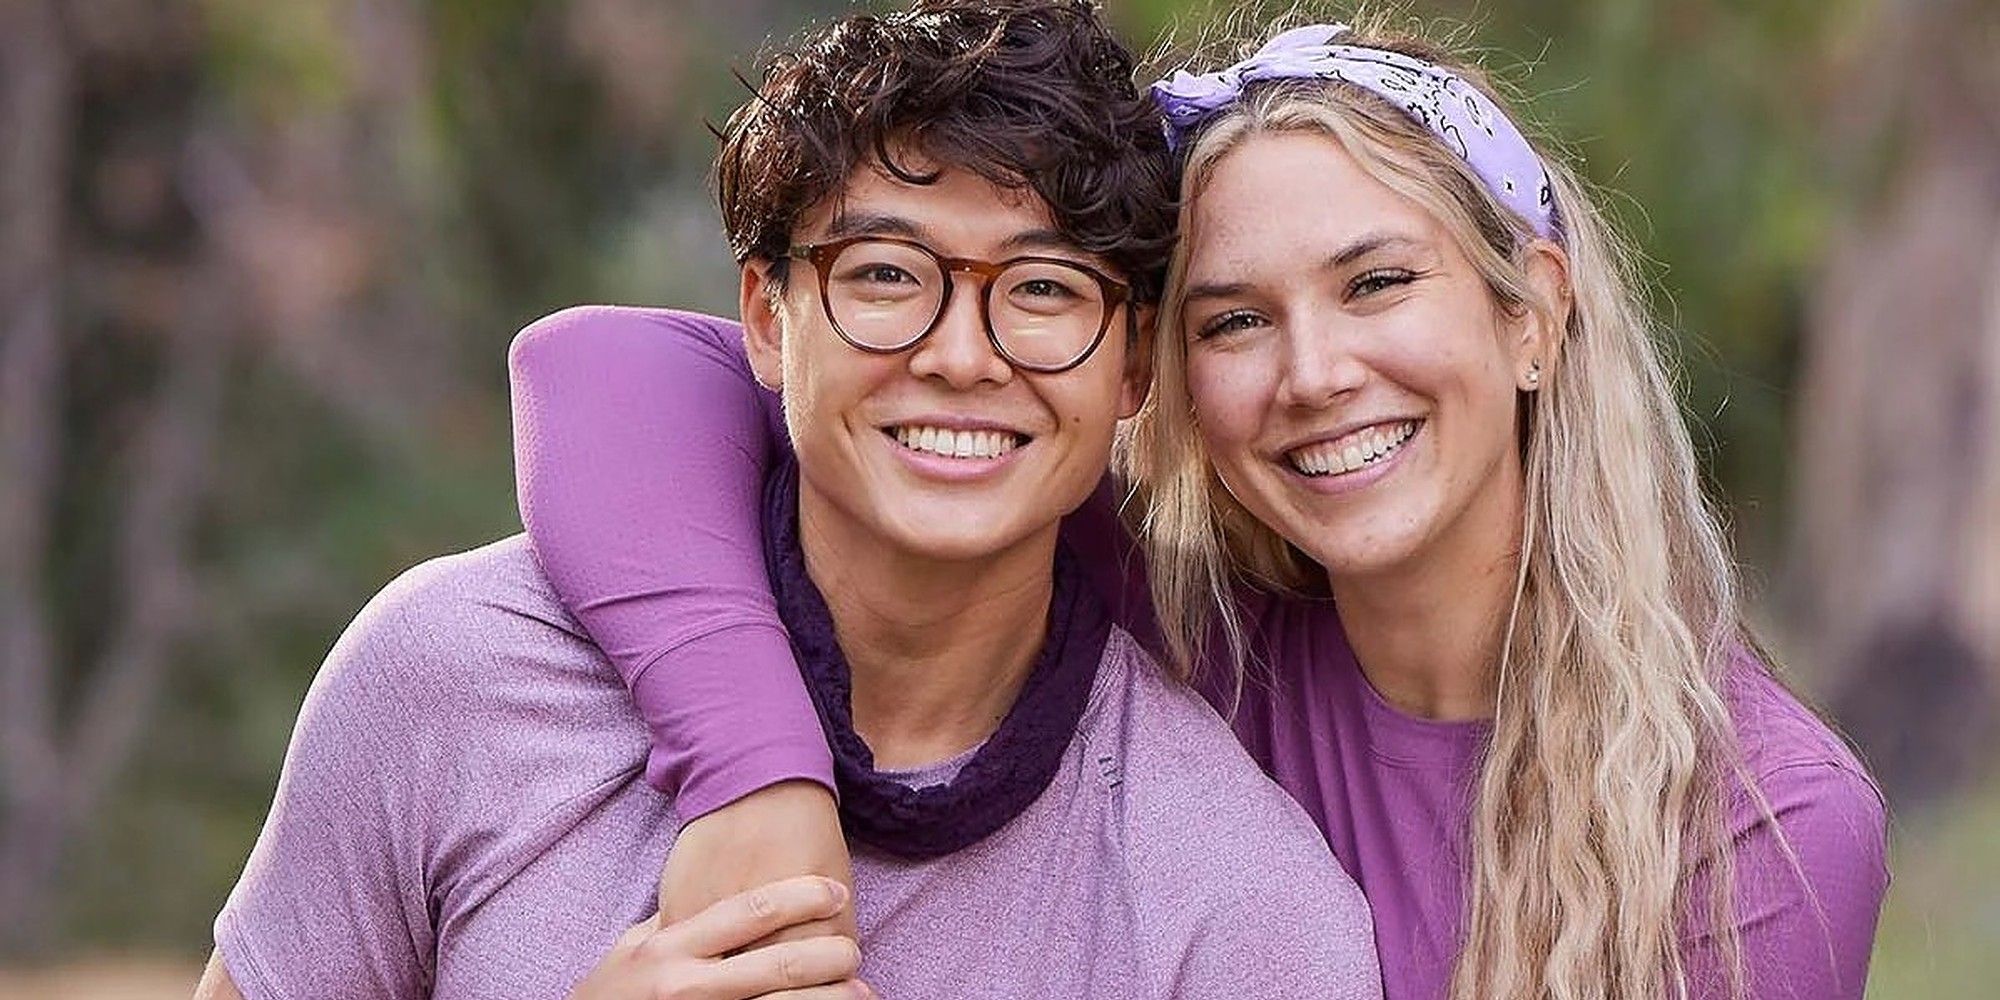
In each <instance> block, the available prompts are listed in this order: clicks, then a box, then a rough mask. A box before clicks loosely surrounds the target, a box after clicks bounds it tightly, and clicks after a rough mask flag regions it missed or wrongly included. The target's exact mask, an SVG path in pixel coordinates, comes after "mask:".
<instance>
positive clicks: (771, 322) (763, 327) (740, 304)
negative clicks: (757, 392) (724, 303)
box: [736, 259, 785, 392]
mask: <svg viewBox="0 0 2000 1000" xmlns="http://www.w3.org/2000/svg"><path fill="white" fill-rule="evenodd" d="M773 266H774V265H773V264H772V262H771V261H768V260H755V259H752V260H747V261H744V262H743V278H742V284H741V287H740V288H738V290H737V303H736V308H737V315H739V316H741V317H743V350H744V353H745V354H747V355H749V358H750V372H751V374H752V375H754V376H756V379H757V384H758V385H761V386H763V387H764V388H766V389H769V390H771V391H772V392H783V391H784V384H785V383H784V377H785V376H784V372H785V364H784V360H785V323H784V319H783V317H781V316H779V315H778V297H779V296H780V295H783V294H784V291H783V288H782V286H781V285H780V284H779V282H778V281H777V279H776V278H775V277H773V275H772V274H771V270H772V268H773Z"/></svg>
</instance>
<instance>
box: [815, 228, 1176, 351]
mask: <svg viewBox="0 0 2000 1000" xmlns="http://www.w3.org/2000/svg"><path fill="white" fill-rule="evenodd" d="M786 256H788V257H790V258H792V259H794V260H803V261H806V262H807V263H810V264H811V265H812V266H813V270H814V271H817V272H819V302H820V307H821V308H823V309H825V310H826V318H827V320H828V321H829V322H831V323H832V324H833V329H834V332H835V333H838V334H840V339H842V340H845V341H847V343H848V344H849V345H851V346H853V347H854V348H855V349H857V350H861V351H867V352H868V353H870V354H894V353H896V352H897V351H906V350H909V349H910V348H912V347H915V346H916V345H917V342H918V341H921V340H923V339H924V338H925V337H927V336H929V335H930V333H931V331H932V330H935V329H937V325H938V320H939V319H941V318H942V317H943V316H944V311H945V306H946V305H947V304H948V303H950V302H951V291H952V275H954V274H958V273H964V274H970V275H972V276H973V277H974V278H976V279H977V280H978V281H979V282H980V284H981V286H982V292H983V293H982V294H981V295H980V297H979V310H980V317H981V319H982V320H984V322H985V324H986V339H987V340H988V341H989V342H991V343H992V345H993V350H994V351H995V352H997V353H998V354H999V355H1000V356H1001V357H1003V358H1005V359H1007V363H1008V364H1011V365H1013V366H1014V367H1016V368H1020V369H1025V370H1027V371H1031V372H1042V373H1050V374H1053V373H1055V372H1065V371H1068V370H1070V369H1072V368H1075V367H1076V366H1078V365H1080V364H1083V363H1084V361H1085V360H1087V359H1088V358H1089V357H1090V355H1091V354H1092V352H1094V351H1096V350H1097V345H1098V344H1100V343H1102V342H1103V340H1104V331H1105V330H1106V329H1107V328H1109V327H1110V325H1111V314H1112V313H1114V312H1116V311H1118V307H1119V306H1121V305H1124V304H1125V303H1126V302H1127V301H1128V300H1129V299H1130V298H1131V295H1132V287H1131V286H1130V285H1127V284H1125V283H1124V282H1121V281H1118V280H1116V279H1113V278H1111V277H1109V276H1107V275H1105V274H1104V273H1102V272H1100V271H1098V270H1097V269H1095V268H1092V267H1089V266H1087V265H1084V264H1079V263H1077V262H1075V261H1070V260H1063V259H1061V258H1058V257H1013V258H1010V259H1008V260H1003V261H1000V262H998V263H993V262H990V261H983V260H973V259H971V258H967V257H944V256H941V255H939V254H938V252H937V251H935V250H932V249H931V248H930V247H927V246H924V245H923V244H921V243H916V242H913V241H910V240H901V239H893V238H890V237H882V236H855V237H849V238H847V239H842V240H832V241H829V242H826V243H816V244H812V245H809V246H796V247H792V248H791V249H790V250H789V251H787V253H786ZM1127 316H1128V318H1129V317H1130V316H1131V314H1130V312H1129V311H1128V312H1127ZM1129 322H1131V323H1136V322H1137V320H1136V319H1129ZM1135 329H1136V327H1135Z"/></svg>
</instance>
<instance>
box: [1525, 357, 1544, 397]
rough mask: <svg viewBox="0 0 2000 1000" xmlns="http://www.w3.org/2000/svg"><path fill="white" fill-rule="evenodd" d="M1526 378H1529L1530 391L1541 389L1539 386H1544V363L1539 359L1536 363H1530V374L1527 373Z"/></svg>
mask: <svg viewBox="0 0 2000 1000" xmlns="http://www.w3.org/2000/svg"><path fill="white" fill-rule="evenodd" d="M1525 378H1526V379H1527V382H1528V391H1530V392H1533V391H1534V390H1536V389H1539V388H1541V386H1542V363H1541V362H1539V361H1536V362H1534V363H1532V364H1530V365H1529V366H1528V374H1527V375H1526V376H1525Z"/></svg>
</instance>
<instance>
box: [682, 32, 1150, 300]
mask: <svg viewBox="0 0 2000 1000" xmlns="http://www.w3.org/2000/svg"><path fill="white" fill-rule="evenodd" d="M1132 72H1133V58H1132V54H1131V53H1130V52H1129V51H1127V50H1126V48H1125V46H1124V45H1123V44H1122V43H1120V42H1119V41H1118V39H1117V38H1115V37H1113V36H1112V34H1111V30H1110V28H1109V26H1108V25H1106V24H1105V23H1104V21H1103V19H1102V18H1101V16H1100V15H1099V14H1098V12H1097V10H1096V7H1095V5H1094V4H1092V3H1089V2H1087V0H983V2H972V0H919V2H918V3H915V4H913V5H912V6H911V7H910V8H909V9H907V10H904V11H900V12H897V13H893V14H885V15H879V16H878V15H865V14H864V15H856V16H852V17H848V18H845V19H843V20H840V21H837V22H835V23H833V24H832V25H829V26H826V27H823V28H819V29H816V30H813V31H809V32H807V33H806V34H804V35H802V36H801V37H799V38H798V39H796V40H794V42H793V43H792V45H791V46H790V47H789V48H787V49H784V50H781V51H779V52H777V53H776V54H774V55H772V56H771V57H769V58H767V59H766V60H765V63H764V75H763V83H762V85H761V86H759V87H758V88H757V92H756V94H755V95H754V96H753V97H751V99H750V100H748V101H746V102H745V103H744V104H743V106H742V107H739V108H737V109H736V111H735V113H734V114H732V115H731V116H730V118H729V121H728V124H727V125H726V126H725V127H724V128H723V130H722V149H721V152H720V153H719V154H718V156H717V158H716V188H717V195H718V200H719V201H720V203H721V207H722V222H723V228H724V229H725V230H726V231H727V233H728V236H729V246H730V249H731V250H733V251H734V252H735V254H736V259H737V260H738V261H743V260H748V259H751V258H758V259H763V260H769V261H773V262H775V263H777V264H779V265H780V267H779V268H778V269H776V270H775V277H776V278H777V279H778V280H779V281H783V279H784V271H783V269H782V265H783V262H784V255H785V253H786V250H787V248H788V247H789V246H790V244H791V240H792V235H793V231H794V228H795V227H796V225H797V224H798V221H799V219H800V217H801V216H802V215H804V214H805V213H806V212H807V211H808V210H810V209H811V208H812V207H813V206H814V205H817V204H819V203H820V201H821V199H823V198H826V197H828V196H829V195H834V194H837V193H838V192H839V191H840V190H842V189H843V188H844V187H845V186H846V184H847V181H848V178H849V177H851V176H852V175H853V172H854V171H855V170H856V169H871V168H873V167H875V166H876V165H877V164H879V165H880V166H881V167H882V168H884V169H886V170H887V171H888V172H889V173H890V174H891V175H893V176H895V177H896V178H897V179H899V180H901V181H904V182H906V183H912V184H926V183H932V182H934V181H935V180H936V179H937V176H938V174H937V172H936V171H935V170H932V171H930V172H928V173H925V172H921V171H917V170H912V169H910V168H909V167H907V166H906V165H904V164H899V163H898V162H896V159H895V156H894V155H893V152H892V151H893V150H897V149H901V150H907V151H914V152H918V153H921V154H922V157H923V159H924V160H925V161H926V162H927V163H934V164H937V165H939V166H949V167H956V168H959V169H963V170H968V171H972V172H974V173H977V174H978V175H980V176H981V177H984V178H985V179H987V180H988V181H990V182H992V183H994V184H996V185H1000V186H1002V187H1007V188H1022V187H1026V188H1031V189H1033V190H1034V192H1035V193H1036V194H1038V195H1040V196H1041V198H1042V200H1043V201H1044V202H1046V203H1047V204H1048V206H1049V210H1050V213H1051V214H1052V215H1053V216H1054V220H1055V224H1056V228H1057V230H1058V231H1059V232H1061V233H1062V234H1063V235H1064V236H1065V237H1067V238H1068V239H1070V240H1072V241H1073V242H1075V244H1076V245H1077V247H1078V248H1080V249H1082V250H1083V251H1085V252H1087V253H1093V254H1097V255H1099V256H1101V257H1103V258H1104V259H1105V260H1106V261H1107V262H1109V263H1110V264H1111V265H1112V266H1114V267H1116V268H1118V269H1119V270H1120V271H1122V272H1124V275H1123V276H1124V277H1125V279H1126V280H1127V281H1129V282H1130V283H1131V284H1132V286H1133V296H1134V298H1135V299H1136V300H1138V301H1140V302H1145V303H1151V302H1156V301H1158V299H1159V294H1160V286H1161V282H1162V280H1163V278H1164V276H1165V272H1166V263H1167V257H1168V254H1169V253H1170V252H1171V250H1172V243H1173V228H1174V218H1175V214H1174V213H1175V206H1174V188H1173V185H1172V179H1171V177H1170V170H1169V166H1168V156H1167V148H1166V140H1165V138H1164V135H1163V132H1162V130H1161V120H1160V117H1159V113H1158V111H1157V110H1156V109H1155V108H1154V106H1153V104H1152V102H1151V101H1150V100H1149V99H1148V98H1147V97H1146V95H1144V94H1143V93H1141V92H1140V91H1139V89H1138V88H1137V87H1136V86H1134V85H1133V83H1132Z"/></svg>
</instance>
